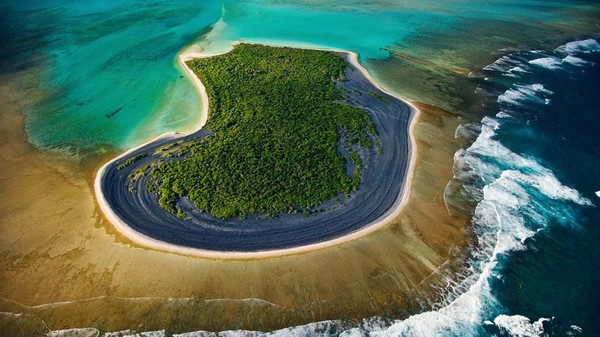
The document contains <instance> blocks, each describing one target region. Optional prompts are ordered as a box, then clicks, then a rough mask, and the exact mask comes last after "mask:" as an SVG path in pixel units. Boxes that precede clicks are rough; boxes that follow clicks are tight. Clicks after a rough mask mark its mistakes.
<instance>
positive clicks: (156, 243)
mask: <svg viewBox="0 0 600 337" xmlns="http://www.w3.org/2000/svg"><path fill="white" fill-rule="evenodd" d="M239 43H243V42H242V41H236V42H235V43H233V44H232V46H231V48H230V49H229V50H226V51H224V52H222V53H214V54H208V53H186V52H183V53H182V54H181V55H179V57H178V58H177V61H178V63H179V65H180V66H181V67H182V68H183V69H184V71H185V73H186V74H187V76H188V77H189V78H190V79H191V80H192V82H193V83H194V85H195V87H196V89H197V91H198V93H199V95H200V98H201V101H202V110H201V114H202V116H201V118H200V121H199V124H198V126H197V129H196V130H193V131H191V132H189V133H188V134H191V133H193V132H196V131H198V130H200V129H201V128H202V127H204V125H205V124H206V121H207V119H208V95H207V93H206V88H205V87H204V85H203V84H202V82H201V81H200V79H199V78H198V77H197V76H196V75H195V74H194V72H193V71H192V69H190V68H189V67H188V66H187V64H186V63H185V61H187V60H190V59H193V58H205V57H211V56H216V55H220V54H225V53H228V52H229V51H231V49H233V47H234V46H235V45H237V44H239ZM275 47H281V46H275ZM311 49H316V50H325V51H332V52H338V53H344V54H348V55H350V57H349V60H350V63H351V65H352V66H353V67H355V68H356V69H358V70H359V71H360V72H361V73H362V75H363V76H364V77H365V78H366V79H367V80H369V81H370V82H371V83H372V84H373V85H374V86H375V87H377V88H378V89H379V90H381V91H382V92H384V93H386V94H388V95H390V96H393V97H395V98H397V99H398V100H400V101H402V102H404V103H405V104H406V105H408V106H409V107H410V108H411V110H412V114H411V115H412V116H411V121H410V127H409V137H410V142H411V145H410V163H409V166H408V171H407V174H406V177H405V184H404V188H403V189H402V191H401V192H400V195H399V196H398V198H397V200H396V202H395V204H394V206H393V207H392V208H391V209H390V210H388V211H387V212H386V213H385V214H384V215H383V216H382V217H381V218H380V219H378V220H376V221H374V222H372V223H370V224H368V225H366V226H365V227H363V228H362V229H360V230H358V231H356V232H353V233H350V234H347V235H344V236H341V237H338V238H336V239H333V240H328V241H323V242H319V243H315V244H310V245H304V246H298V247H293V248H286V249H275V250H265V251H258V252H227V251H212V250H204V249H198V248H190V247H184V246H178V245H175V244H171V243H166V242H163V241H160V240H156V239H154V238H151V237H149V236H147V235H144V234H142V233H139V232H137V231H135V230H134V229H132V228H131V227H129V226H128V225H127V224H126V223H125V222H124V221H123V220H122V219H121V218H119V217H118V216H117V215H116V214H115V212H114V211H113V210H112V208H111V207H110V206H109V204H108V202H107V201H106V199H105V197H104V193H103V191H102V188H101V182H102V179H103V177H104V174H105V170H106V168H107V167H108V166H109V165H110V164H111V163H113V162H115V161H117V160H119V159H120V158H123V157H124V156H127V155H128V154H129V153H131V152H133V151H135V150H137V149H139V148H141V147H143V146H145V145H147V144H150V143H152V142H154V141H156V140H159V139H166V138H173V139H177V138H181V137H184V136H186V135H187V134H180V133H176V132H167V133H164V134H162V135H160V136H158V137H156V138H155V139H152V140H150V141H148V142H146V143H144V144H141V145H139V146H136V147H135V148H132V149H130V150H128V151H126V152H125V153H123V154H121V155H120V156H118V157H116V158H114V159H112V160H111V161H109V162H108V163H106V164H104V165H103V166H102V167H101V168H100V170H99V171H98V173H97V175H96V179H95V181H94V189H95V192H96V199H97V200H98V204H99V206H100V209H102V211H103V212H104V214H105V216H106V217H107V219H108V220H109V221H110V222H111V223H112V224H113V225H114V226H115V228H116V229H117V230H118V231H119V232H121V233H122V234H123V235H124V236H126V237H127V238H128V239H129V240H131V241H133V242H135V243H137V244H139V245H141V246H143V247H147V248H152V249H157V250H162V251H166V252H170V253H175V254H182V255H189V256H196V257H202V258H210V259H258V258H269V257H276V256H282V255H291V254H300V253H306V252H309V251H313V250H317V249H322V248H327V247H332V246H336V245H339V244H342V243H344V242H348V241H351V240H355V239H358V238H360V237H363V236H365V235H367V234H369V233H372V232H374V231H377V230H378V229H380V228H382V227H385V226H386V225H388V224H390V223H391V221H392V220H393V219H395V218H396V217H398V216H399V215H400V213H401V212H402V210H403V209H404V206H405V205H406V203H407V202H408V199H409V198H408V197H409V195H410V189H411V184H412V177H413V171H414V165H415V162H416V156H415V153H416V151H415V149H416V140H415V136H414V126H415V124H416V120H417V117H418V115H419V113H420V112H419V110H418V109H417V108H416V107H415V106H414V105H413V104H411V103H410V102H408V101H407V100H405V99H404V98H402V97H399V96H397V95H395V94H393V93H391V92H389V91H387V90H385V89H384V88H382V87H381V86H380V85H379V84H378V83H377V82H376V81H375V79H373V77H372V76H371V75H370V74H369V73H368V72H367V70H366V69H365V68H363V67H362V66H361V65H360V63H359V62H358V54H357V53H354V52H350V51H346V50H338V49H330V48H311Z"/></svg>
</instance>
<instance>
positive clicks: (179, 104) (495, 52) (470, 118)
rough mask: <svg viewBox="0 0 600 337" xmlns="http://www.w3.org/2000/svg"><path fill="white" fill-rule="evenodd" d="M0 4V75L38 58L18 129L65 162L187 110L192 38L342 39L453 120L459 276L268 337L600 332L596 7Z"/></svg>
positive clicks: (326, 42) (171, 123) (254, 1)
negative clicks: (409, 307)
mask: <svg viewBox="0 0 600 337" xmlns="http://www.w3.org/2000/svg"><path fill="white" fill-rule="evenodd" d="M0 13H1V14H0V15H1V16H0V19H1V21H0V30H1V31H2V37H0V46H1V47H0V55H1V56H0V73H11V72H16V71H19V70H22V69H28V68H31V67H41V69H43V72H42V75H41V76H40V78H39V79H37V82H36V83H35V85H36V86H37V87H39V90H41V91H43V92H44V94H45V96H44V99H43V100H42V101H41V102H39V103H38V104H35V105H32V106H30V107H28V109H27V116H26V122H25V130H26V133H27V136H28V138H29V140H30V142H31V143H32V144H34V145H35V146H36V147H37V148H39V149H40V150H42V151H47V152H55V153H57V154H60V155H62V156H65V157H68V158H73V159H74V160H78V161H81V160H86V158H89V157H95V156H98V155H102V154H103V153H105V152H107V151H119V150H124V149H127V148H129V147H131V146H134V145H137V144H140V143H142V142H144V141H146V140H148V139H151V138H154V137H156V136H157V135H159V134H161V133H163V132H165V131H169V130H179V131H181V130H186V129H189V128H190V126H191V125H194V124H195V123H196V122H197V121H198V120H199V116H198V115H197V112H198V111H199V104H200V103H199V98H198V96H197V94H196V93H195V91H194V89H193V87H192V85H191V83H190V82H189V81H188V80H187V79H186V78H185V77H184V76H183V73H182V71H181V69H179V68H178V66H177V64H176V55H177V54H178V53H179V52H181V51H182V50H183V49H184V48H186V47H187V46H188V45H190V44H192V43H194V44H195V47H194V48H202V49H205V50H207V51H220V50H223V49H227V48H228V47H229V45H230V44H231V42H233V41H237V40H244V41H251V42H264V43H270V44H277V45H290V46H320V47H332V48H342V49H348V50H352V51H355V52H358V53H359V54H360V59H361V62H363V64H365V66H366V67H367V69H368V70H369V71H370V72H371V73H372V74H373V75H374V76H375V77H376V78H377V79H379V80H381V81H382V83H383V84H384V85H385V86H386V87H387V88H388V89H390V90H392V91H394V92H396V93H399V94H400V95H404V96H406V97H408V98H410V99H413V100H417V101H420V102H425V103H429V104H433V105H437V106H440V107H442V108H444V109H447V110H448V111H450V112H451V113H453V114H455V115H457V116H460V117H461V120H462V121H463V123H462V125H461V127H459V128H458V129H457V130H456V136H457V137H459V138H460V139H462V140H464V143H465V146H464V148H462V149H461V150H459V151H458V152H457V153H456V154H455V157H454V158H455V165H454V176H455V178H454V179H453V181H451V182H449V188H448V189H447V190H446V194H447V195H446V196H447V198H448V199H449V200H450V199H452V200H455V202H460V203H463V204H464V205H468V208H469V212H470V213H471V214H472V221H471V224H470V225H469V226H468V228H467V231H469V232H470V233H471V234H472V235H473V237H474V240H473V241H472V243H471V245H470V247H469V251H468V256H469V258H468V261H467V262H466V264H465V268H464V270H463V271H462V273H460V275H448V279H447V282H446V286H445V287H441V288H440V289H439V290H438V291H439V294H438V295H439V296H435V298H436V300H435V302H430V303H427V304H426V305H424V310H423V312H422V313H420V314H416V315H413V316H410V317H408V318H406V319H403V320H400V319H394V318H393V317H391V318H392V320H391V321H390V320H389V319H390V317H386V319H381V318H378V317H367V318H365V320H364V322H363V324H362V325H361V326H357V327H354V328H352V327H347V326H346V325H345V323H342V321H339V322H338V321H328V322H315V323H311V324H308V325H305V326H300V327H290V328H287V329H284V330H280V331H278V332H275V334H283V335H285V334H291V335H305V334H312V333H323V331H325V330H327V331H336V332H335V333H332V334H334V335H338V334H340V333H341V334H343V335H349V336H350V335H352V336H361V335H364V334H370V335H374V336H398V335H402V336H448V335H452V336H464V335H467V336H490V335H514V336H541V335H544V334H545V335H550V336H565V335H574V336H577V335H583V336H594V335H600V321H598V319H597V317H598V316H599V315H600V289H599V288H598V284H600V273H599V272H598V270H600V244H599V242H600V210H599V207H600V177H599V176H598V172H600V123H599V122H598V118H599V116H598V113H599V112H600V109H599V108H598V107H600V94H599V93H600V42H599V35H598V32H599V31H600V27H599V25H598V21H599V19H598V18H599V17H600V16H599V13H600V6H599V5H598V4H595V3H592V2H586V1H447V2H443V3H442V2H439V1H405V2H401V3H400V2H398V1H377V2H368V1H325V2H323V1H312V0H306V1H279V0H272V1H265V0H262V1H258V0H247V1H229V0H226V1H222V2H219V1H198V2H191V1H168V2H167V1H165V2H162V1H143V2H133V1H86V2H85V3H81V2H73V1H30V2H26V3H25V2H23V3H21V2H17V3H15V2H7V1H5V2H2V3H1V4H0ZM415 60H416V61H415ZM440 193H443V191H440ZM341 319H343V317H341ZM332 326H338V327H339V328H336V329H330V328H331V327H332ZM346 328H348V329H346ZM191 335H193V334H191ZM195 335H202V333H201V332H198V333H196V334H195Z"/></svg>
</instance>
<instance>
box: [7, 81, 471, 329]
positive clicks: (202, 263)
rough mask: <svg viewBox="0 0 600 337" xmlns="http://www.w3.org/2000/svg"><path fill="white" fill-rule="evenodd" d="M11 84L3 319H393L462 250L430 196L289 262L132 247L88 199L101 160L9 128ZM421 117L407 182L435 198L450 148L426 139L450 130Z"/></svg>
mask: <svg viewBox="0 0 600 337" xmlns="http://www.w3.org/2000/svg"><path fill="white" fill-rule="evenodd" d="M19 76H23V74H19ZM17 82H18V81H17ZM17 85H18V84H16V83H15V81H10V83H7V82H3V85H2V92H3V95H2V97H7V98H8V100H7V102H6V103H7V104H9V103H10V105H9V106H10V107H11V111H9V113H5V114H3V115H2V123H1V125H2V137H3V139H5V140H6V142H4V145H3V146H2V148H1V151H2V161H3V162H2V166H3V167H7V169H6V170H3V171H2V174H3V175H4V176H5V177H6V178H5V177H3V179H2V180H1V181H2V191H4V192H5V193H2V198H3V200H2V203H1V207H2V212H1V213H0V214H2V218H1V219H2V232H3V233H4V235H3V236H2V240H3V242H2V247H11V249H10V251H5V252H4V253H3V254H2V265H5V266H7V268H6V270H5V271H4V272H3V273H2V284H3V287H2V292H3V293H2V297H3V298H4V299H3V300H2V303H1V304H0V305H1V306H0V310H1V311H8V312H18V311H24V312H27V313H31V314H33V315H35V316H37V317H39V318H41V319H42V320H44V321H45V322H46V324H48V326H50V327H52V328H61V327H81V326H95V327H105V329H108V330H114V331H117V330H121V329H125V328H133V327H136V328H137V329H140V330H141V329H144V330H152V329H163V328H167V329H172V330H174V331H191V330H194V329H206V330H215V329H216V330H219V329H223V328H224V327H228V326H229V327H239V328H245V329H255V330H256V329H258V330H265V329H267V330H269V329H274V328H281V327H284V326H289V325H296V324H301V323H305V322H310V321H318V320H324V319H332V318H338V317H339V312H340V311H341V312H344V316H345V317H347V318H362V317H367V316H370V315H377V314H380V313H381V312H382V310H389V311H390V312H393V311H397V310H402V309H403V307H404V301H405V300H407V299H409V297H408V293H409V291H411V290H412V288H414V287H416V286H417V285H418V284H419V283H420V282H421V281H422V280H423V279H425V278H426V277H427V276H428V275H429V274H430V273H431V272H432V271H433V270H435V269H436V268H437V267H438V266H439V265H440V264H441V263H442V262H443V261H444V260H445V259H446V258H447V252H448V248H449V246H450V245H454V244H456V243H457V242H460V228H461V226H460V225H461V224H462V223H461V221H459V219H450V218H449V217H448V216H447V212H446V208H445V207H444V205H443V202H442V200H441V198H440V197H432V196H431V195H430V194H428V193H427V192H426V191H420V193H413V194H412V195H411V199H410V201H409V204H408V206H407V209H406V211H405V213H404V214H403V216H401V217H400V218H399V219H398V220H397V221H395V223H394V224H393V225H391V226H389V227H388V228H385V229H383V230H381V231H378V232H376V233H374V234H372V235H369V236H367V237H365V238H361V239H358V240H356V241H354V242H349V243H346V244H343V245H340V246H337V247H334V248H329V249H325V250H320V251H315V252H311V253H307V254H302V255H297V256H286V257H282V258H272V259H265V260H256V261H219V260H204V259H199V258H191V257H184V256H179V255H174V254H166V253H162V252H157V251H152V250H148V249H144V248H139V247H136V246H135V245H132V244H131V243H129V242H128V241H127V240H126V239H124V238H122V237H121V236H120V234H118V233H117V232H116V231H115V230H114V229H112V227H111V226H110V225H108V223H107V220H106V219H105V218H104V217H103V215H102V213H101V212H100V211H99V209H98V208H97V206H96V204H95V202H94V199H93V190H92V181H93V178H94V176H95V173H96V170H97V168H98V167H99V166H100V164H101V163H102V160H103V159H99V160H98V161H97V162H96V163H95V164H94V163H90V164H89V165H80V166H78V165H74V164H73V163H71V162H68V161H60V160H56V159H53V158H51V157H50V156H48V155H44V154H41V153H39V152H38V151H36V150H35V149H33V148H32V147H31V146H30V145H28V144H27V143H26V141H25V138H24V135H23V133H22V132H20V131H18V130H19V129H20V127H19V124H21V123H22V118H21V116H20V114H19V113H20V112H19V107H18V105H16V104H15V101H14V100H15V99H17V98H18V95H19V94H23V92H22V91H21V90H22V88H19V87H18V86H17ZM17 89H18V90H17ZM29 90H31V89H29ZM28 94H31V92H30V91H29V92H28ZM422 112H423V114H422V117H421V121H420V122H419V123H418V124H417V125H416V128H415V134H416V137H417V140H418V142H419V143H420V144H421V147H426V148H429V149H430V150H429V151H427V153H423V154H419V155H418V162H417V165H416V171H415V177H414V181H415V183H418V182H419V181H428V182H429V184H428V185H430V186H431V185H435V184H432V182H434V181H436V182H437V183H438V186H432V188H431V191H434V190H437V189H439V188H443V186H444V185H445V184H446V182H447V181H448V179H450V177H451V172H450V167H451V165H452V157H451V153H452V151H451V149H452V143H448V142H447V141H446V140H445V141H443V142H440V143H438V144H435V143H431V140H430V139H432V138H434V139H435V138H437V137H433V135H435V134H439V133H440V132H443V131H444V130H446V132H449V133H453V132H454V129H455V127H456V124H455V122H453V121H452V119H450V118H448V117H445V116H444V114H443V113H442V112H439V111H437V110H433V109H426V108H422ZM428 138H429V139H428ZM448 147H449V148H448ZM431 149H435V150H433V151H432V150H431ZM444 149H446V151H444ZM444 152H445V154H444ZM17 153H20V155H18V156H16V155H15V154H17ZM423 159H427V162H428V164H425V165H424V164H423ZM434 162H437V164H435V165H434V164H433V163H434ZM440 167H446V170H441V169H440ZM434 168H435V169H434ZM436 187H437V188H436ZM40 194H43V195H44V198H43V199H39V198H38V196H39V195H40ZM26 200H28V201H30V202H25V201H26ZM419 200H420V201H419ZM53 201H54V202H53ZM444 219H445V220H444ZM15 223H24V224H31V225H30V226H13V225H11V224H15ZM73 224H77V225H73ZM41 285H43V286H41ZM389 289H393V290H394V294H393V297H392V298H390V292H389ZM32 294H35V296H34V297H33V298H32V297H31V295H32ZM364 294H370V295H369V296H368V298H365V297H364V296H363V295H364ZM394 299H395V300H394ZM408 304H410V301H409V303H408ZM173 317H177V318H176V319H173Z"/></svg>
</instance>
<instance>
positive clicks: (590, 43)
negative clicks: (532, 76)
mask: <svg viewBox="0 0 600 337" xmlns="http://www.w3.org/2000/svg"><path fill="white" fill-rule="evenodd" d="M556 51H558V52H563V53H567V54H570V55H573V54H578V53H583V54H589V53H595V52H600V43H598V41H596V40H594V39H587V40H581V41H573V42H569V43H567V44H565V45H562V46H560V47H558V48H556Z"/></svg>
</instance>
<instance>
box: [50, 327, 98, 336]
mask: <svg viewBox="0 0 600 337" xmlns="http://www.w3.org/2000/svg"><path fill="white" fill-rule="evenodd" d="M46 336H47V337H98V336H100V331H98V329H95V328H83V329H65V330H54V331H50V332H48V334H46Z"/></svg>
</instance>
